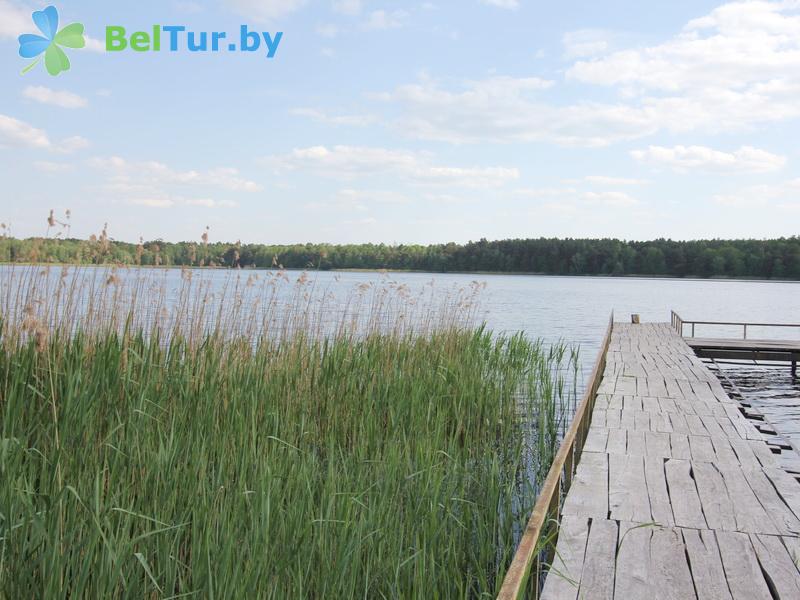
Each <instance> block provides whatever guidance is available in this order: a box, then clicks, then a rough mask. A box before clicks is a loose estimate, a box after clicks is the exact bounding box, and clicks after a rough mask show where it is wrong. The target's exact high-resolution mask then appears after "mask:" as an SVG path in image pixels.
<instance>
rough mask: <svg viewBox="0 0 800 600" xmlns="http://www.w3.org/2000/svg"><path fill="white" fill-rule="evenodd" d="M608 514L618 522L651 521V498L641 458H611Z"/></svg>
mask: <svg viewBox="0 0 800 600" xmlns="http://www.w3.org/2000/svg"><path fill="white" fill-rule="evenodd" d="M608 511H609V516H610V518H611V519H614V520H615V521H634V522H637V523H646V522H648V521H650V519H651V515H650V498H649V494H648V491H647V482H646V480H645V474H644V456H643V455H641V454H610V455H609V456H608Z"/></svg>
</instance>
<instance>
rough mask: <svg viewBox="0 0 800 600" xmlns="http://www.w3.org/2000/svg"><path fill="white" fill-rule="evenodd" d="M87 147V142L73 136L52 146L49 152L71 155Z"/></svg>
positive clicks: (82, 138)
mask: <svg viewBox="0 0 800 600" xmlns="http://www.w3.org/2000/svg"><path fill="white" fill-rule="evenodd" d="M88 147H89V140H87V139H86V138H85V137H81V136H79V135H73V136H72V137H68V138H66V139H64V140H62V141H61V142H60V143H58V144H55V145H54V146H52V148H51V150H52V151H53V152H58V153H59V154H72V153H73V152H76V151H78V150H83V149H84V148H88Z"/></svg>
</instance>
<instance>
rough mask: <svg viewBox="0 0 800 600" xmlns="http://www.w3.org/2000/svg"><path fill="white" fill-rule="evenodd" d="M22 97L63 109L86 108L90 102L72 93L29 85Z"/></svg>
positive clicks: (23, 91)
mask: <svg viewBox="0 0 800 600" xmlns="http://www.w3.org/2000/svg"><path fill="white" fill-rule="evenodd" d="M22 95H23V96H25V97H26V98H30V99H31V100H35V101H36V102H40V103H42V104H50V105H52V106H60V107H61V108H85V107H86V106H88V105H89V101H88V100H87V99H86V98H84V97H83V96H79V95H78V94H73V93H72V92H66V91H57V90H52V89H50V88H48V87H45V86H43V85H29V86H28V87H26V88H25V89H24V90H22Z"/></svg>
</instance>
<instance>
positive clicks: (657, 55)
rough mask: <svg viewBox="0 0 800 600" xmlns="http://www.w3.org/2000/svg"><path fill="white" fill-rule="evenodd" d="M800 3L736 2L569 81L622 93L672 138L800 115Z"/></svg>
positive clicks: (578, 70) (591, 63)
mask: <svg viewBox="0 0 800 600" xmlns="http://www.w3.org/2000/svg"><path fill="white" fill-rule="evenodd" d="M799 10H800V3H798V2H795V1H787V2H765V1H761V0H754V1H748V2H732V3H728V4H725V5H723V6H720V7H719V8H717V9H715V10H713V11H712V12H711V13H710V14H708V15H706V16H704V17H701V18H699V19H695V20H693V21H690V22H689V23H688V24H687V25H686V26H685V27H684V28H683V30H682V31H681V32H680V33H679V34H677V35H676V36H675V37H673V38H672V39H670V40H668V41H666V42H664V43H662V44H659V45H655V46H650V47H645V48H636V49H629V50H623V51H619V52H613V53H611V54H609V55H607V56H605V57H602V58H596V59H594V60H585V61H579V62H577V63H575V64H574V65H573V66H572V67H571V68H570V69H569V70H568V71H567V78H568V79H572V80H576V81H580V82H583V83H589V84H596V85H603V86H614V87H618V88H619V89H620V90H621V91H623V92H624V93H625V94H626V95H627V96H628V97H631V98H634V99H638V101H639V106H640V107H641V108H642V109H644V110H647V111H650V113H651V117H652V121H653V123H654V124H656V125H658V127H660V128H667V129H670V130H672V131H689V130H693V129H703V130H709V131H712V132H716V131H732V130H742V129H746V128H748V127H750V126H752V125H754V124H758V123H766V122H774V121H781V120H784V119H788V118H793V117H796V116H799V115H800V103H798V102H796V98H797V94H798V92H800V14H798V11H799Z"/></svg>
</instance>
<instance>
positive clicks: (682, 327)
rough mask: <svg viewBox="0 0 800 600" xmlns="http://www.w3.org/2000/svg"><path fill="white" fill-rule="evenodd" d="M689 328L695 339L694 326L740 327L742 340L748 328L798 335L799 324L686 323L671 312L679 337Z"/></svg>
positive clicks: (673, 325)
mask: <svg viewBox="0 0 800 600" xmlns="http://www.w3.org/2000/svg"><path fill="white" fill-rule="evenodd" d="M687 325H688V326H690V327H691V330H690V335H689V337H695V326H697V325H716V326H728V327H741V328H742V339H743V340H746V339H747V328H748V327H770V328H771V327H775V328H796V329H797V330H798V334H800V323H749V322H748V323H745V322H743V321H687V320H685V319H682V318H681V317H680V315H678V313H676V312H675V311H674V310H673V311H672V327H674V328H675V330H676V331H677V332H678V333H679V334H680V335H681V336H683V335H684V331H685V327H686V326H687Z"/></svg>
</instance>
